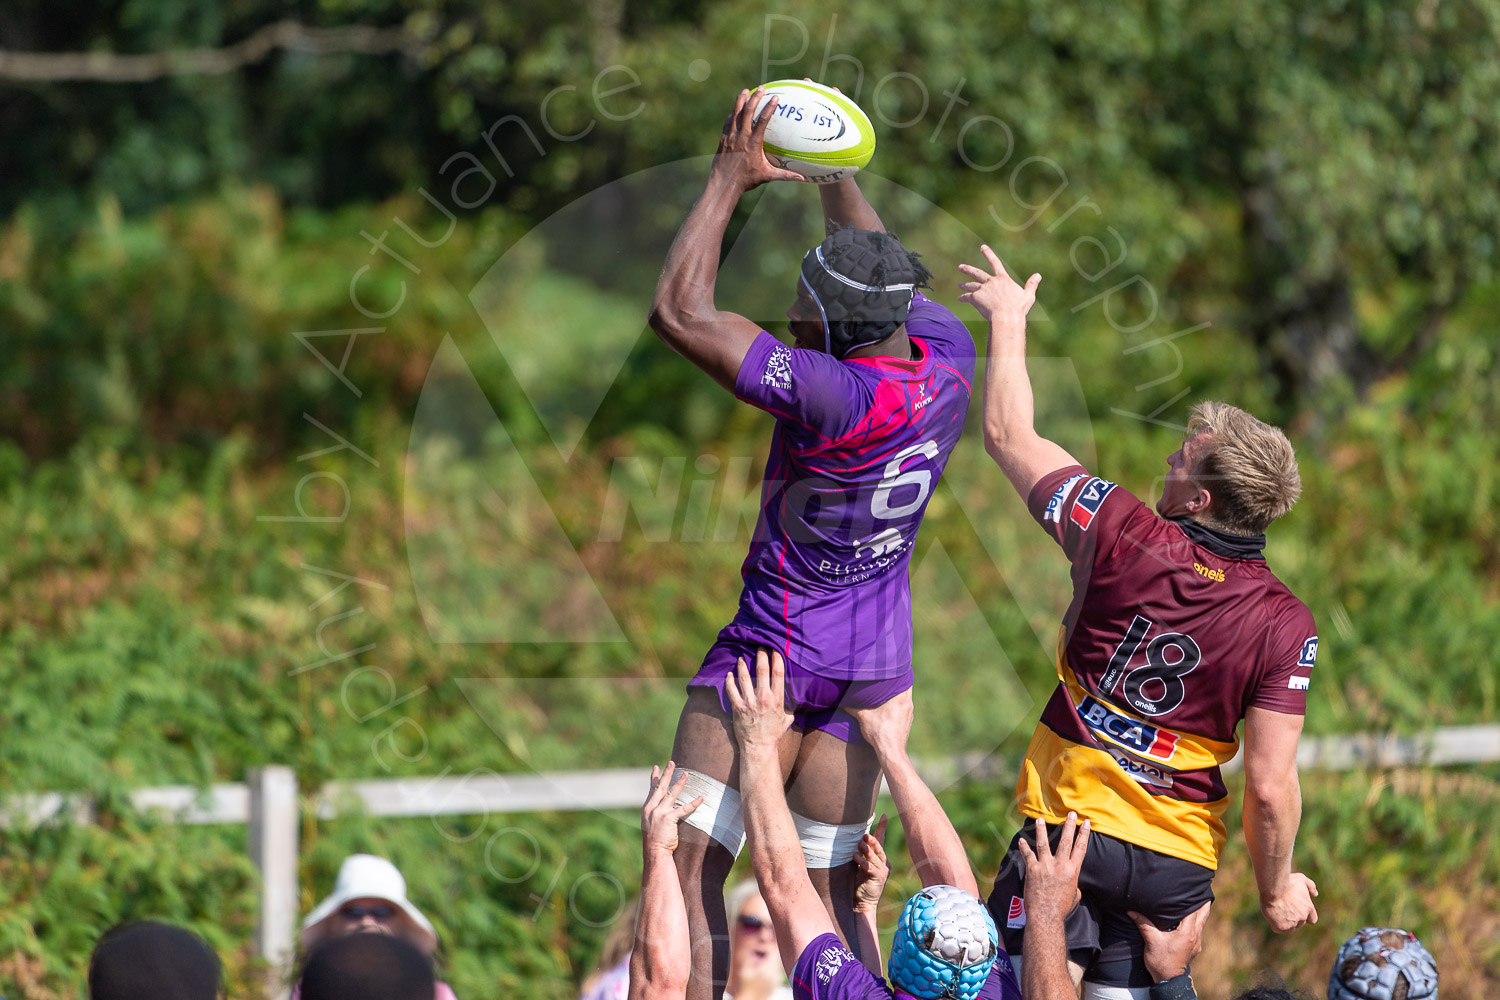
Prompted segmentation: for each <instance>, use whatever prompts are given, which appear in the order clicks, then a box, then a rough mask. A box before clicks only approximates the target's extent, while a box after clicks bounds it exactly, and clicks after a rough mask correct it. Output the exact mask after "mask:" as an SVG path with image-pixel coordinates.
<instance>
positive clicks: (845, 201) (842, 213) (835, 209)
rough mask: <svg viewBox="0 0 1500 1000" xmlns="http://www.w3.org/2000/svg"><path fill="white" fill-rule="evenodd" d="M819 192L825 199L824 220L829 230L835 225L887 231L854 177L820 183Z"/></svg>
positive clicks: (879, 231) (872, 230) (881, 231)
mask: <svg viewBox="0 0 1500 1000" xmlns="http://www.w3.org/2000/svg"><path fill="white" fill-rule="evenodd" d="M818 194H819V196H820V197H821V198H822V199H823V221H824V223H825V225H826V226H827V229H828V231H829V232H832V231H833V228H834V226H853V227H854V228H855V229H868V230H870V231H871V232H876V233H883V232H885V224H884V223H882V222H881V221H880V216H879V215H877V214H875V209H874V208H872V207H871V205H870V203H869V202H868V201H867V200H865V193H864V192H863V191H861V190H860V189H859V184H858V182H856V181H855V179H854V178H853V177H845V178H844V179H843V180H841V181H838V182H836V183H834V184H820V185H818Z"/></svg>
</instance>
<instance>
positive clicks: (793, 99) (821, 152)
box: [755, 80, 875, 184]
mask: <svg viewBox="0 0 1500 1000" xmlns="http://www.w3.org/2000/svg"><path fill="white" fill-rule="evenodd" d="M765 88H766V89H765V95H764V96H763V97H762V98H761V103H760V105H759V106H758V107H757V108H756V109H755V115H756V118H757V119H759V117H760V112H761V109H762V108H764V107H765V106H766V104H768V103H769V102H770V100H771V98H772V97H773V96H774V97H775V98H776V99H777V101H776V110H775V111H773V112H771V115H772V118H771V122H770V124H769V125H767V126H766V140H765V150H766V159H767V160H769V161H770V162H771V163H772V164H774V165H776V166H778V167H782V168H783V169H786V170H792V171H795V172H796V173H799V174H801V175H802V176H803V177H806V178H807V179H808V180H810V181H812V182H814V183H815V184H833V183H835V182H836V181H841V180H843V179H844V178H846V177H853V176H854V175H855V174H857V173H859V170H860V168H861V167H863V166H864V165H865V164H867V163H869V162H870V157H871V156H874V155H875V130H874V129H873V128H871V127H870V119H869V118H868V117H867V116H866V115H865V113H864V112H863V111H861V110H860V109H859V105H857V104H855V103H854V102H853V101H851V100H849V98H847V97H845V96H844V95H843V94H841V93H839V92H838V91H836V90H834V89H833V88H832V87H825V86H823V85H822V84H821V83H809V82H808V81H806V80H777V81H776V82H774V83H768V84H766V85H765Z"/></svg>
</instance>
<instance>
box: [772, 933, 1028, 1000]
mask: <svg viewBox="0 0 1500 1000" xmlns="http://www.w3.org/2000/svg"><path fill="white" fill-rule="evenodd" d="M792 1000H915V998H913V997H912V996H911V994H910V993H907V992H905V991H903V990H898V989H896V988H895V987H894V986H892V985H891V984H890V983H888V982H886V981H885V979H884V978H883V977H881V976H877V975H875V974H874V973H872V972H871V971H870V970H869V969H866V968H865V967H864V966H863V965H861V964H860V963H859V959H857V958H855V957H854V953H853V952H851V951H850V950H849V949H848V948H845V947H844V945H843V942H841V941H840V940H839V939H838V937H837V936H836V935H834V934H821V935H819V936H818V937H815V938H813V939H812V941H810V942H808V945H807V947H806V948H804V949H802V954H801V955H799V956H798V957H797V965H796V967H795V968H794V969H792ZM977 1000H1021V983H1020V980H1019V979H1017V978H1016V970H1015V967H1014V966H1013V965H1012V964H1011V961H1010V956H1009V955H1007V954H1006V953H1005V949H1004V948H1001V949H1000V951H999V952H998V954H996V956H995V964H994V966H993V967H992V968H991V969H990V974H989V975H988V976H986V977H985V980H984V985H982V986H980V987H979V996H978V998H977Z"/></svg>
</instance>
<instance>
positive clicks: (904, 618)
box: [651, 91, 975, 1000]
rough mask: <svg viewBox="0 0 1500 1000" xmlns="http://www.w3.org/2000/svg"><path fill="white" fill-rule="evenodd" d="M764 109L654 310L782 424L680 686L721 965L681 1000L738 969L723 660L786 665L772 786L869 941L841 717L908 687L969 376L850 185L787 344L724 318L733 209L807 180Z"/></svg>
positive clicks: (828, 891) (737, 140) (856, 755)
mask: <svg viewBox="0 0 1500 1000" xmlns="http://www.w3.org/2000/svg"><path fill="white" fill-rule="evenodd" d="M760 99H761V94H760V92H759V91H757V92H756V93H755V94H754V95H752V94H751V93H749V92H748V91H744V92H741V93H740V95H739V99H738V101H737V102H736V104H735V109H734V112H733V113H732V114H731V115H730V116H729V118H728V120H727V121H726V122H725V125H724V131H723V135H722V136H721V138H720V142H719V149H718V153H717V155H716V156H715V157H714V162H713V167H712V169H711V171H710V173H709V178H708V184H707V186H706V188H705V189H704V192H703V195H702V197H701V198H699V199H698V202H697V204H695V205H694V207H693V209H692V211H691V212H690V213H689V215H688V218H687V221H686V222H685V223H684V224H683V227H682V230H681V232H680V233H678V236H677V239H676V241H675V243H674V244H673V246H672V250H671V252H670V254H669V255H668V257H667V262H666V267H665V268H664V270H663V273H662V276H661V280H660V283H659V284H658V285H657V288H656V296H655V301H654V302H653V305H652V312H651V327H652V329H653V330H655V331H656V333H657V334H658V335H659V336H660V337H661V338H662V340H663V341H665V342H666V343H667V345H668V346H670V347H671V348H672V349H673V350H675V351H677V352H678V353H680V354H682V355H683V356H684V357H686V358H687V359H688V360H690V361H692V362H693V363H694V364H696V365H698V366H699V367H700V368H702V369H703V370H704V371H705V372H707V373H708V374H709V375H710V376H711V377H713V379H714V380H715V381H717V382H718V383H719V384H720V385H722V386H724V387H725V388H726V389H728V390H730V391H731V392H733V393H734V394H735V395H736V396H737V397H739V398H740V399H741V400H743V401H745V402H747V403H749V404H751V405H752V406H756V407H758V408H760V409H763V410H766V411H767V412H769V413H771V414H772V415H773V416H774V417H775V418H776V428H775V432H774V434H773V436H772V439H771V449H770V457H769V459H768V461H767V465H766V472H765V483H764V487H763V489H762V496H761V513H760V518H759V521H758V523H757V525H756V529H755V536H754V538H753V540H752V541H751V544H750V550H749V553H748V555H747V556H746V558H745V562H744V566H743V568H742V571H741V575H742V576H743V579H744V589H743V591H742V593H741V596H740V602H739V610H738V612H737V613H736V615H735V616H734V619H733V621H731V622H730V624H729V625H728V626H726V627H725V628H724V629H723V630H722V631H721V632H720V633H719V636H718V640H717V642H716V643H715V644H714V646H713V647H712V648H711V649H710V650H709V652H708V655H707V656H706V657H705V658H704V660H703V663H702V665H701V667H700V668H699V671H698V673H697V675H696V676H694V677H693V679H692V680H691V681H690V682H689V684H688V699H687V704H686V706H685V707H684V709H683V712H682V716H681V718H680V720H679V722H678V727H677V734H676V739H675V742H674V745H673V749H672V756H673V758H674V759H675V760H676V761H677V762H678V763H679V765H680V766H681V767H682V769H683V770H684V771H685V772H687V774H688V785H687V790H686V792H685V793H684V794H686V795H690V796H693V797H697V796H700V795H701V796H702V797H703V799H704V804H703V805H702V806H701V807H700V808H699V809H698V810H697V811H696V812H694V813H693V814H692V815H691V816H689V817H688V818H687V820H686V821H685V824H686V825H685V828H684V830H683V833H682V844H681V847H680V848H679V849H678V851H677V852H676V864H677V870H678V872H679V874H680V876H681V879H682V885H683V887H684V893H685V896H686V905H687V909H688V914H689V923H690V926H691V927H692V929H693V933H694V935H695V948H694V955H695V956H698V961H699V962H702V961H703V960H704V959H705V958H706V957H707V956H709V955H711V956H712V967H711V975H695V976H694V977H693V985H692V987H691V989H690V990H689V997H690V998H691V1000H717V998H718V996H719V994H720V993H721V992H722V990H723V983H724V978H725V975H726V972H727V968H728V940H727V934H726V919H725V914H724V902H723V885H724V879H725V876H726V875H727V873H728V871H729V868H730V866H731V865H732V864H733V863H734V859H735V857H736V856H737V854H738V853H739V851H740V849H741V847H742V846H743V844H744V827H743V824H742V823H741V821H740V815H739V813H740V808H739V794H738V791H737V787H738V783H737V778H736V775H737V773H738V763H737V760H736V750H735V741H734V738H733V734H732V732H731V727H730V721H729V712H728V705H727V703H726V702H725V701H724V698H723V694H722V691H723V681H724V679H725V677H726V676H727V675H729V674H730V673H731V672H732V671H733V669H734V664H735V661H736V660H737V659H739V658H740V657H753V656H754V651H755V649H756V648H757V647H761V646H765V647H769V648H773V649H775V650H777V651H778V652H779V653H781V654H782V655H783V656H784V657H785V660H786V664H787V667H786V674H787V677H786V687H787V696H788V699H789V701H788V704H789V705H790V706H791V707H792V710H793V712H794V715H795V719H796V723H795V726H794V727H793V729H792V730H791V731H790V732H788V733H787V734H785V736H784V737H783V738H782V741H781V745H780V746H781V757H780V762H781V773H782V776H783V778H791V777H792V776H795V780H791V781H790V783H789V785H788V787H787V789H786V791H787V798H788V804H789V805H790V807H791V810H792V813H793V815H794V817H795V821H796V824H797V828H798V830H799V833H800V835H801V842H802V851H803V854H804V855H805V857H806V859H807V867H808V869H809V871H810V875H811V879H812V884H813V885H814V887H815V888H816V890H817V893H818V895H819V897H821V899H822V900H823V903H824V905H825V907H826V908H827V910H828V912H829V913H830V914H831V915H832V916H833V918H834V919H835V921H836V922H837V926H838V927H839V929H840V932H841V933H842V935H843V937H844V940H845V941H846V942H848V943H849V944H851V945H852V946H854V947H855V948H856V949H857V948H858V947H859V946H858V943H857V935H856V928H855V921H854V918H853V913H852V908H851V904H850V899H851V898H852V893H851V892H850V887H851V886H852V885H853V883H854V880H855V879H856V877H857V871H856V863H855V858H854V855H855V851H856V849H857V847H858V845H859V843H860V841H861V838H862V837H863V836H864V833H865V831H866V830H867V829H868V827H869V819H870V816H871V814H872V812H873V810H874V806H875V795H876V789H877V786H878V782H879V777H880V767H879V763H878V761H877V760H876V757H875V754H874V753H873V751H872V750H871V749H870V747H869V746H868V745H867V744H866V743H865V742H864V741H863V739H862V738H861V737H860V734H859V730H858V727H857V726H856V725H855V724H854V722H853V720H852V719H851V717H850V716H849V714H848V710H849V709H851V708H861V707H868V706H873V705H878V704H881V703H882V702H885V701H886V700H888V699H890V698H891V697H892V696H894V695H896V694H899V693H901V692H902V691H906V690H908V689H909V688H910V687H911V684H912V664H911V639H912V632H911V592H910V587H909V584H908V581H907V568H908V563H909V561H910V558H911V552H912V546H913V543H914V540H915V536H916V532H917V528H918V526H919V525H920V524H921V520H922V515H923V513H924V512H925V510H926V508H927V503H928V501H929V499H930V498H931V495H932V489H933V487H934V486H935V485H936V484H937V481H938V478H939V477H940V476H941V474H942V471H943V467H944V465H945V464H946V463H947V460H948V456H949V453H950V452H951V451H952V449H953V446H954V445H955V444H956V443H957V441H958V438H959V435H960V433H961V432H962V430H963V424H964V418H965V415H966V414H967V412H968V405H969V394H970V384H971V383H972V381H973V375H974V363H975V349H974V343H973V339H972V338H971V337H970V336H969V333H968V331H967V330H966V329H965V328H964V326H963V325H962V323H960V322H959V320H958V319H957V317H955V316H954V315H953V314H952V313H951V312H950V311H949V310H948V309H946V308H944V307H943V306H941V305H938V304H937V303H935V302H933V301H931V300H930V299H928V298H926V297H925V296H923V295H922V294H921V292H920V291H919V288H920V287H922V286H925V285H926V282H927V279H928V278H929V277H930V273H929V272H928V270H927V269H926V268H925V267H923V266H922V264H921V263H920V262H919V261H918V259H917V255H916V254H913V253H910V252H909V251H907V250H906V249H905V248H904V247H903V246H902V245H901V243H900V242H899V241H898V240H897V239H896V238H895V237H894V236H892V235H891V234H889V233H887V232H886V231H885V228H884V226H883V225H882V224H881V221H880V218H879V216H878V215H876V213H875V211H874V210H873V209H872V208H871V207H870V205H869V203H868V202H867V201H866V200H865V198H864V196H863V195H862V194H861V193H860V191H859V188H858V187H857V186H856V185H855V184H854V182H853V181H852V180H845V181H843V182H840V183H838V184H833V185H826V186H822V187H820V193H821V196H822V204H823V212H824V215H825V217H826V221H827V223H828V227H829V230H830V235H829V236H828V238H827V239H825V240H824V241H823V242H822V243H821V244H820V245H818V246H816V247H813V248H812V249H810V250H808V251H807V253H806V254H805V255H804V256H803V258H802V263H801V268H800V276H799V280H798V282H797V286H796V289H795V295H796V299H795V301H794V302H793V303H792V305H791V307H790V308H789V309H788V310H787V316H788V318H789V320H790V324H789V326H790V331H791V335H792V339H793V341H794V345H793V346H788V345H785V344H783V343H781V342H780V341H778V340H777V339H776V338H775V337H773V336H771V334H770V333H768V332H766V331H765V330H764V329H762V327H761V326H760V325H759V324H757V323H754V322H752V321H750V320H748V319H746V318H745V317H743V316H740V315H736V314H735V313H731V312H722V311H720V310H719V309H718V308H717V307H716V306H715V305H714V283H715V278H716V275H717V272H718V266H719V248H720V244H721V242H722V240H723V237H724V232H725V227H726V226H727V224H728V222H729V219H730V216H731V215H732V213H733V212H734V208H735V205H736V204H737V203H738V201H739V199H740V197H741V196H742V195H744V194H745V192H747V191H749V190H751V189H753V188H755V187H758V186H759V185H761V184H764V183H766V182H768V181H772V180H800V179H801V178H800V177H799V176H798V175H796V174H793V173H791V172H790V171H786V170H779V169H777V168H775V167H773V166H771V164H770V163H769V162H767V160H766V158H765V154H764V152H763V148H762V142H763V137H764V134H765V129H766V126H767V124H768V123H769V122H770V118H771V112H772V111H773V110H774V107H775V105H774V103H768V104H767V107H766V109H765V111H764V113H763V114H762V115H761V116H760V118H759V119H755V117H754V108H755V107H756V106H757V105H758V104H759V101H760ZM793 291H794V290H793V289H791V288H789V289H787V292H788V294H789V295H790V294H791V293H793ZM709 942H712V944H711V946H708V947H705V945H708V943H709ZM700 971H705V972H706V971H709V970H706V969H702V968H701V966H700Z"/></svg>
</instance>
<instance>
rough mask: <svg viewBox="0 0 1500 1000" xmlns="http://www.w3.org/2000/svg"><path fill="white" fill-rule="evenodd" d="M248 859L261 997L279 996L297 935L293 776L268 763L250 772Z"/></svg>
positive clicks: (284, 987)
mask: <svg viewBox="0 0 1500 1000" xmlns="http://www.w3.org/2000/svg"><path fill="white" fill-rule="evenodd" d="M245 783H246V784H247V785H248V786H249V789H250V857H251V859H252V860H253V861H254V862H255V867H257V868H259V869H260V880H261V897H260V913H259V915H258V916H257V919H256V925H255V950H256V952H257V954H259V955H260V956H261V957H262V958H264V959H265V960H266V963H267V965H268V966H269V969H268V972H267V980H266V996H268V997H284V996H286V994H287V986H286V984H287V978H288V974H289V973H290V972H291V962H292V955H293V949H294V945H295V943H296V932H297V825H298V811H297V776H296V774H294V773H293V772H292V769H291V768H289V767H282V766H280V765H271V766H268V767H259V768H255V769H253V770H251V771H250V773H249V774H248V775H247V776H246V779H245Z"/></svg>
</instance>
